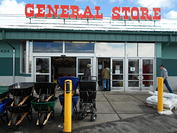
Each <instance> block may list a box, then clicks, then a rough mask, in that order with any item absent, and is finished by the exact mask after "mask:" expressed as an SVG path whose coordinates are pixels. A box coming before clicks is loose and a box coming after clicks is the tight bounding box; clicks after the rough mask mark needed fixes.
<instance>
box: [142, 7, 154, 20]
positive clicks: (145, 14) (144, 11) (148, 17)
mask: <svg viewBox="0 0 177 133" xmlns="http://www.w3.org/2000/svg"><path fill="white" fill-rule="evenodd" d="M140 10H141V12H142V15H141V16H140V19H141V20H152V16H151V15H149V14H148V13H149V10H148V8H145V7H140Z"/></svg>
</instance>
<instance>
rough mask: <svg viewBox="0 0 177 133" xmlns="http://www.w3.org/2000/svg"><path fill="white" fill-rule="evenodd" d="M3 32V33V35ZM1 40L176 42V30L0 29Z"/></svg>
mask: <svg viewBox="0 0 177 133" xmlns="http://www.w3.org/2000/svg"><path fill="white" fill-rule="evenodd" d="M3 34H4V35H3ZM0 38H2V39H3V40H14V39H15V40H75V41H78V40H80V41H112V42H177V32H160V31H156V32H154V31H146V32H145V31H98V30H95V31H93V30H61V29H12V28H11V29H10V28H9V29H6V28H3V29H2V28H1V29H0Z"/></svg>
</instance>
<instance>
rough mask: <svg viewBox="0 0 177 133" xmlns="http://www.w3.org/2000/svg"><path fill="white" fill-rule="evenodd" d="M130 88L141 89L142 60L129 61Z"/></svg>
mask: <svg viewBox="0 0 177 133" xmlns="http://www.w3.org/2000/svg"><path fill="white" fill-rule="evenodd" d="M128 88H129V90H138V89H140V59H128Z"/></svg>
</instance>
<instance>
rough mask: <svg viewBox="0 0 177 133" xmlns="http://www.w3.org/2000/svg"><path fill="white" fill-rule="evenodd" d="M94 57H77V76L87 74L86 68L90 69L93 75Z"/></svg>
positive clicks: (81, 76)
mask: <svg viewBox="0 0 177 133" xmlns="http://www.w3.org/2000/svg"><path fill="white" fill-rule="evenodd" d="M92 68H93V66H92V59H91V58H77V77H79V78H80V79H82V78H83V77H84V76H85V72H86V69H90V73H91V76H92Z"/></svg>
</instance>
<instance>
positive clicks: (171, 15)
mask: <svg viewBox="0 0 177 133" xmlns="http://www.w3.org/2000/svg"><path fill="white" fill-rule="evenodd" d="M166 18H169V19H177V11H175V10H171V11H169V12H168V13H167V14H166Z"/></svg>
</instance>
